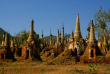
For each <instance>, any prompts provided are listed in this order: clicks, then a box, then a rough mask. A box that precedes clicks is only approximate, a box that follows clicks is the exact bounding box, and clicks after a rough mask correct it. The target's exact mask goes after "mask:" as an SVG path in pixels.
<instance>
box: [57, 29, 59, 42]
mask: <svg viewBox="0 0 110 74" xmlns="http://www.w3.org/2000/svg"><path fill="white" fill-rule="evenodd" d="M58 43H59V30H58V29H57V44H58Z"/></svg>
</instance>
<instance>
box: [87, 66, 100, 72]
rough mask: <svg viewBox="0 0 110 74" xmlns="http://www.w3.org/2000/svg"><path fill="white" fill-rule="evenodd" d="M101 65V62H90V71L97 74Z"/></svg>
mask: <svg viewBox="0 0 110 74" xmlns="http://www.w3.org/2000/svg"><path fill="white" fill-rule="evenodd" d="M99 65H100V64H97V65H93V64H88V66H89V71H90V72H91V73H92V74H97V71H98V68H99Z"/></svg>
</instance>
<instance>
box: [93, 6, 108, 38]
mask: <svg viewBox="0 0 110 74" xmlns="http://www.w3.org/2000/svg"><path fill="white" fill-rule="evenodd" d="M94 18H95V33H96V35H97V36H98V38H100V39H103V36H104V34H103V33H104V30H106V34H107V33H108V32H109V29H108V26H107V23H108V22H110V10H108V12H106V11H103V10H102V7H100V9H99V10H98V12H97V13H96V14H95V15H94ZM107 36H108V34H107Z"/></svg>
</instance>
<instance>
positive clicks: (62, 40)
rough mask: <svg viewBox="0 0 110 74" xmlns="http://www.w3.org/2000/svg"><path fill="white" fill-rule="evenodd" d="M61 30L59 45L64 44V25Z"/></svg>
mask: <svg viewBox="0 0 110 74" xmlns="http://www.w3.org/2000/svg"><path fill="white" fill-rule="evenodd" d="M62 30H63V32H62V39H61V43H62V44H63V43H64V25H63V27H62Z"/></svg>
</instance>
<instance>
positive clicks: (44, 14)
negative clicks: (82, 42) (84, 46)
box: [0, 0, 110, 38]
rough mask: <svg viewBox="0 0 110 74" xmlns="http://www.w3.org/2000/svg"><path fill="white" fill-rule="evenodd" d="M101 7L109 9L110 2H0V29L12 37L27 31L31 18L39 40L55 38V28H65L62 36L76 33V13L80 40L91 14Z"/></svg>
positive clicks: (69, 0)
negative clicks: (51, 36)
mask: <svg viewBox="0 0 110 74" xmlns="http://www.w3.org/2000/svg"><path fill="white" fill-rule="evenodd" d="M100 6H102V8H103V10H106V11H107V10H108V9H109V8H110V0H0V27H1V28H3V29H4V30H6V31H8V32H9V33H10V34H11V35H13V36H14V35H15V33H18V32H20V31H22V30H24V29H25V30H26V31H29V30H30V24H31V19H34V30H35V31H36V33H38V34H39V35H40V37H41V34H42V30H43V31H44V36H48V35H50V29H51V31H52V34H53V35H57V29H61V28H62V24H64V27H65V33H67V34H69V33H71V31H72V30H73V31H75V25H76V16H77V14H79V18H80V28H81V33H82V36H83V38H85V37H86V36H87V34H88V32H87V30H86V28H87V27H88V23H89V22H90V20H91V19H94V14H95V13H96V12H97V11H98V9H99V8H100Z"/></svg>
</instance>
